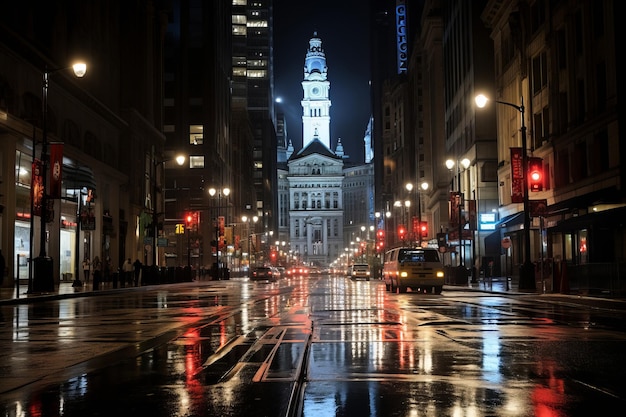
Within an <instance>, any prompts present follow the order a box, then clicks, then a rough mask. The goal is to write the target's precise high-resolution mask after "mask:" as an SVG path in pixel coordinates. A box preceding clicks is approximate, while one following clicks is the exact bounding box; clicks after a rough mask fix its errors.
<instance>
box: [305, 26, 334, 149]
mask: <svg viewBox="0 0 626 417" xmlns="http://www.w3.org/2000/svg"><path fill="white" fill-rule="evenodd" d="M327 76H328V67H327V66H326V54H325V53H324V48H323V47H322V40H321V39H320V38H319V37H318V34H317V31H314V32H313V37H312V38H311V39H310V40H309V47H308V48H307V52H306V56H305V58H304V79H303V80H302V90H303V93H304V94H303V98H302V102H301V104H302V148H305V147H306V146H307V145H308V144H309V143H310V142H311V141H312V140H313V139H314V138H316V137H317V138H318V139H319V140H320V142H322V143H323V144H324V145H325V146H326V147H327V148H328V149H329V150H330V105H331V104H330V99H329V91H330V82H329V81H328V78H327Z"/></svg>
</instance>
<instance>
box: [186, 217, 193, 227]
mask: <svg viewBox="0 0 626 417" xmlns="http://www.w3.org/2000/svg"><path fill="white" fill-rule="evenodd" d="M192 225H193V215H192V214H191V213H187V215H186V216H185V227H186V228H187V229H191V226H192Z"/></svg>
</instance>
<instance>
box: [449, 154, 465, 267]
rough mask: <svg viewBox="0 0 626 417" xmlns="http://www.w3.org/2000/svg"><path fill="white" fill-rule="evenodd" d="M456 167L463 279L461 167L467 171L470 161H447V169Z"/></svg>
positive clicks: (460, 256)
mask: <svg viewBox="0 0 626 417" xmlns="http://www.w3.org/2000/svg"><path fill="white" fill-rule="evenodd" d="M455 165H456V168H457V169H456V170H457V187H458V192H457V194H456V201H455V203H456V206H457V210H458V215H459V216H458V219H457V221H458V233H459V270H460V273H461V274H462V277H465V271H464V270H463V271H461V268H464V264H463V252H464V250H465V247H464V245H463V222H462V220H463V216H462V208H463V192H462V191H461V166H462V167H463V168H464V169H467V168H468V167H469V166H470V160H469V159H467V158H464V159H462V160H461V161H458V160H457V161H456V162H455V161H454V160H452V159H448V160H447V161H446V167H447V168H448V169H449V170H450V171H452V168H454V166H455Z"/></svg>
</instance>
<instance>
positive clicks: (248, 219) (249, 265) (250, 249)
mask: <svg viewBox="0 0 626 417" xmlns="http://www.w3.org/2000/svg"><path fill="white" fill-rule="evenodd" d="M241 220H242V221H243V222H244V223H246V229H247V233H248V239H247V240H248V270H250V268H251V267H252V233H250V220H252V222H253V223H254V227H255V229H256V222H258V221H259V217H258V216H252V218H250V217H248V216H241Z"/></svg>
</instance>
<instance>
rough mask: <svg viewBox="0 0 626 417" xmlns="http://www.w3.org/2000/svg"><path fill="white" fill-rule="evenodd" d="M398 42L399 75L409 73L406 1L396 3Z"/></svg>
mask: <svg viewBox="0 0 626 417" xmlns="http://www.w3.org/2000/svg"><path fill="white" fill-rule="evenodd" d="M396 40H397V52H398V74H404V73H406V72H407V66H408V62H407V61H408V54H409V52H408V50H409V46H408V43H409V41H408V39H407V34H406V4H404V0H397V1H396Z"/></svg>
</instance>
